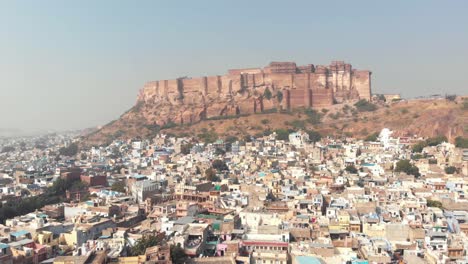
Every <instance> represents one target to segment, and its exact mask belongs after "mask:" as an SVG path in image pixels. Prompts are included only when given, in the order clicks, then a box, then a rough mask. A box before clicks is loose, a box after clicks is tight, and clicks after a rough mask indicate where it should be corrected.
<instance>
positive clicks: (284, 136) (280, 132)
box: [275, 128, 290, 140]
mask: <svg viewBox="0 0 468 264" xmlns="http://www.w3.org/2000/svg"><path fill="white" fill-rule="evenodd" d="M275 133H276V139H278V140H289V133H290V131H289V130H287V129H283V128H279V129H276V130H275Z"/></svg>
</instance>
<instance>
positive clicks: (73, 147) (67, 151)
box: [59, 143, 78, 157]
mask: <svg viewBox="0 0 468 264" xmlns="http://www.w3.org/2000/svg"><path fill="white" fill-rule="evenodd" d="M59 153H60V155H63V156H68V157H73V156H75V155H76V154H77V153H78V145H77V144H76V143H71V144H70V145H68V146H66V147H62V148H60V149H59Z"/></svg>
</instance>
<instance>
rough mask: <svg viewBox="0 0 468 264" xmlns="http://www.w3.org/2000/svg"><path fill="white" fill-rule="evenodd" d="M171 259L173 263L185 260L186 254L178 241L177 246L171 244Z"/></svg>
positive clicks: (178, 263)
mask: <svg viewBox="0 0 468 264" xmlns="http://www.w3.org/2000/svg"><path fill="white" fill-rule="evenodd" d="M171 260H172V263H174V264H182V263H185V261H186V260H187V254H185V251H184V249H183V248H182V247H181V246H180V243H179V244H177V246H174V245H171Z"/></svg>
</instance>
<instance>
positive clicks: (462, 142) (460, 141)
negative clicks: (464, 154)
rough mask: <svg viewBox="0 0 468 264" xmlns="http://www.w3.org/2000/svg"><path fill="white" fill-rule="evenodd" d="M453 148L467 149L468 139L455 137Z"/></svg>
mask: <svg viewBox="0 0 468 264" xmlns="http://www.w3.org/2000/svg"><path fill="white" fill-rule="evenodd" d="M455 146H456V147H457V148H468V138H464V137H456V138H455Z"/></svg>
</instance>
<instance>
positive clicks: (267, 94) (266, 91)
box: [263, 87, 272, 100]
mask: <svg viewBox="0 0 468 264" xmlns="http://www.w3.org/2000/svg"><path fill="white" fill-rule="evenodd" d="M263 96H264V97H265V98H266V99H267V100H270V99H271V96H272V94H271V91H270V89H268V87H267V88H266V89H265V91H264V92H263Z"/></svg>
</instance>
